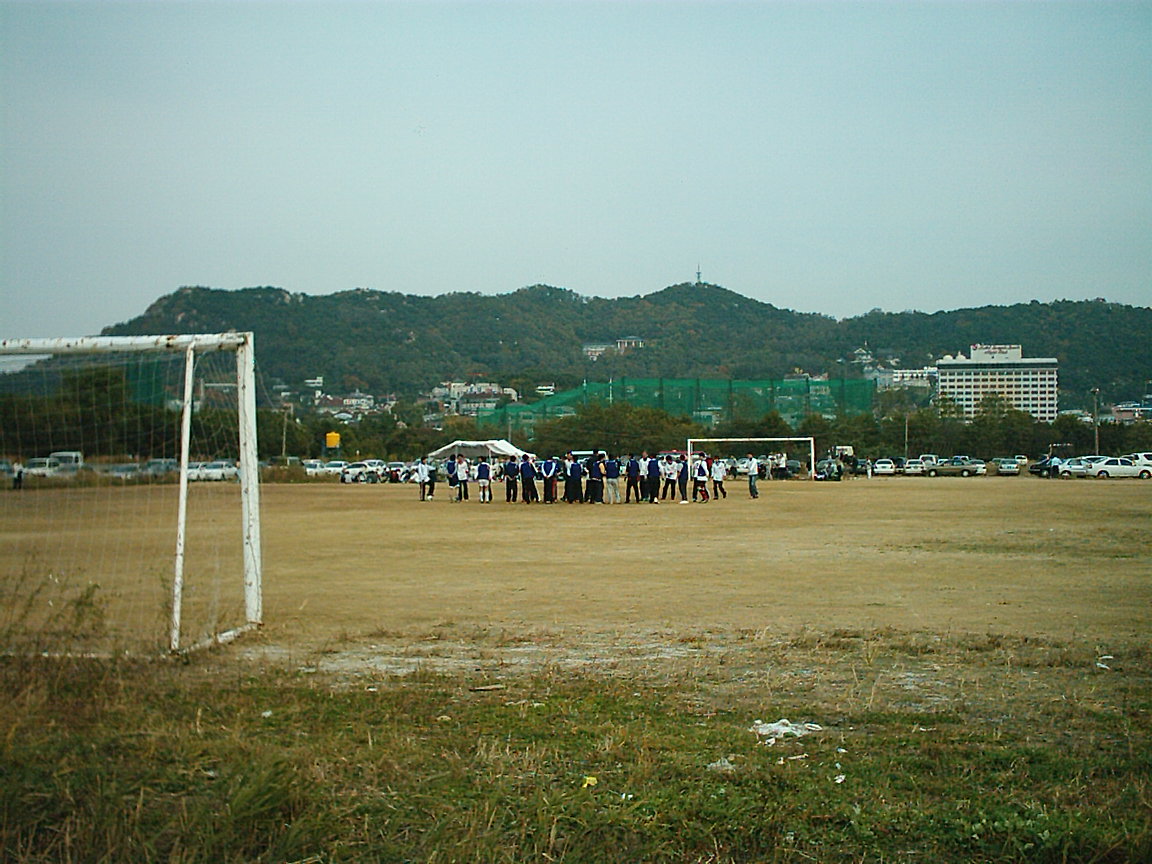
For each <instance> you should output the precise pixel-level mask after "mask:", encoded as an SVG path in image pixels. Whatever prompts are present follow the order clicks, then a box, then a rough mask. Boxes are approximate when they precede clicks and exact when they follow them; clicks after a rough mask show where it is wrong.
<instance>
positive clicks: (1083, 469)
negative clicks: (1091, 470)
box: [1057, 456, 1088, 480]
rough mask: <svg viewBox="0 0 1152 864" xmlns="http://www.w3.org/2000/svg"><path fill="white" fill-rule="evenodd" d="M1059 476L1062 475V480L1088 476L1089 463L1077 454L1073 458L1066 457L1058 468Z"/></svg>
mask: <svg viewBox="0 0 1152 864" xmlns="http://www.w3.org/2000/svg"><path fill="white" fill-rule="evenodd" d="M1057 476H1058V477H1060V479H1061V480H1072V479H1075V478H1077V477H1087V476H1088V463H1087V462H1085V461H1084V460H1083V459H1081V458H1080V457H1079V456H1075V457H1073V458H1071V459H1065V460H1064V461H1063V462H1061V463H1060V466H1059V468H1057Z"/></svg>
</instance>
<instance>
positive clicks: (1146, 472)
mask: <svg viewBox="0 0 1152 864" xmlns="http://www.w3.org/2000/svg"><path fill="white" fill-rule="evenodd" d="M1088 473H1089V475H1090V476H1092V477H1139V478H1140V479H1141V480H1147V479H1148V478H1149V477H1152V468H1143V467H1141V466H1139V465H1137V464H1136V463H1135V462H1133V461H1132V460H1131V459H1124V458H1123V457H1120V456H1112V457H1109V458H1107V459H1102V460H1101V461H1099V462H1095V463H1093V464H1091V465H1090V466H1089V468H1088Z"/></svg>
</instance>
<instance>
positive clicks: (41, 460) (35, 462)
mask: <svg viewBox="0 0 1152 864" xmlns="http://www.w3.org/2000/svg"><path fill="white" fill-rule="evenodd" d="M24 473H25V474H27V475H29V476H30V477H55V476H56V475H57V474H59V473H60V462H59V461H58V460H56V459H53V458H52V457H51V456H48V457H44V456H37V457H36V458H35V459H29V460H28V461H27V462H26V463H25V464H24Z"/></svg>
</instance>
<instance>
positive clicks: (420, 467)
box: [416, 456, 428, 501]
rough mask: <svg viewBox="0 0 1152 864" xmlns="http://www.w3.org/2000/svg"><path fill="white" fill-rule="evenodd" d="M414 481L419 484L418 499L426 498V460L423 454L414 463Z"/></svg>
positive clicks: (424, 499)
mask: <svg viewBox="0 0 1152 864" xmlns="http://www.w3.org/2000/svg"><path fill="white" fill-rule="evenodd" d="M416 482H417V483H419V484H420V500H421V501H427V500H428V460H426V459H425V458H424V457H423V456H421V457H420V461H419V462H417V463H416Z"/></svg>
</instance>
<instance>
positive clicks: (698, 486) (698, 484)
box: [692, 459, 708, 504]
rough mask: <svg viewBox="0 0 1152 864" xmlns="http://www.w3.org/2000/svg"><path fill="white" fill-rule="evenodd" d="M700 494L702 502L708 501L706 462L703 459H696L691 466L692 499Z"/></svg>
mask: <svg viewBox="0 0 1152 864" xmlns="http://www.w3.org/2000/svg"><path fill="white" fill-rule="evenodd" d="M697 496H700V500H701V502H702V503H704V504H707V503H708V463H707V462H705V461H704V460H703V459H698V460H696V464H695V465H694V466H692V500H693V501H695V500H696V497H697Z"/></svg>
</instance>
